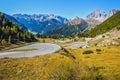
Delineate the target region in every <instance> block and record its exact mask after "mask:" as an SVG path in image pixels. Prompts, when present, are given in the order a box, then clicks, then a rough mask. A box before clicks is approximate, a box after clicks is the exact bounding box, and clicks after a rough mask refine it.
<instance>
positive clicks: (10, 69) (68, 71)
mask: <svg viewBox="0 0 120 80" xmlns="http://www.w3.org/2000/svg"><path fill="white" fill-rule="evenodd" d="M96 49H100V50H101V52H100V53H99V54H98V52H97V51H96ZM85 50H92V51H93V52H94V53H91V54H82V53H83V52H84V51H85ZM68 51H69V52H70V53H71V54H72V55H73V56H75V59H72V58H70V56H67V54H66V53H65V52H64V51H60V52H57V53H54V54H47V55H41V56H36V57H33V58H20V59H0V80H2V79H3V80H8V79H9V80H119V79H120V67H119V66H120V46H110V47H93V48H86V49H81V48H78V49H68Z"/></svg>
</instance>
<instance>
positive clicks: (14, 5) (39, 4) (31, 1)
mask: <svg viewBox="0 0 120 80" xmlns="http://www.w3.org/2000/svg"><path fill="white" fill-rule="evenodd" d="M95 9H100V10H105V11H107V12H108V11H109V10H110V9H120V0H0V11H1V12H4V13H7V14H15V13H26V14H55V15H60V16H64V17H67V18H69V19H70V18H74V17H76V16H79V17H82V18H85V17H86V16H87V15H88V14H89V13H90V12H92V11H93V10H95Z"/></svg>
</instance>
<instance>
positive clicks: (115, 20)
mask: <svg viewBox="0 0 120 80" xmlns="http://www.w3.org/2000/svg"><path fill="white" fill-rule="evenodd" d="M119 25H120V11H119V12H117V13H116V14H114V15H113V16H111V17H110V18H108V19H107V20H105V21H104V22H103V23H101V24H100V25H98V26H96V27H95V28H92V29H91V30H89V31H86V32H85V33H84V35H85V36H89V37H95V36H97V35H100V34H103V33H105V32H108V31H110V30H112V29H113V28H115V27H117V26H119Z"/></svg>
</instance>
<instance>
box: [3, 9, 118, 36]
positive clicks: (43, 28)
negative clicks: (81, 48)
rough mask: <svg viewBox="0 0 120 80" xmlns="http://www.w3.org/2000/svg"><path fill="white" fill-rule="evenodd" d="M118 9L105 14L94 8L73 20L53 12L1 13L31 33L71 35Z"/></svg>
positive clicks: (96, 22) (104, 18) (99, 21)
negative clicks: (84, 16) (83, 16)
mask: <svg viewBox="0 0 120 80" xmlns="http://www.w3.org/2000/svg"><path fill="white" fill-rule="evenodd" d="M118 11H119V10H117V9H112V10H110V11H109V13H108V14H107V13H106V12H105V11H100V10H98V9H96V10H95V11H93V12H91V13H90V14H88V16H87V17H86V19H82V18H79V17H76V18H75V19H73V20H68V19H67V18H65V17H61V16H56V15H53V14H50V15H48V14H33V15H28V14H14V15H11V16H10V15H8V14H5V13H3V14H4V16H5V17H6V18H7V19H9V20H10V21H12V22H15V23H17V24H18V26H19V27H22V28H24V29H28V30H29V31H30V32H32V33H40V34H62V35H71V34H76V33H78V32H84V31H86V30H88V29H91V28H93V27H95V26H97V25H99V24H100V23H102V22H104V21H105V20H106V19H108V18H109V17H111V16H112V15H114V14H115V13H117V12H118Z"/></svg>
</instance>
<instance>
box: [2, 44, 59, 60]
mask: <svg viewBox="0 0 120 80" xmlns="http://www.w3.org/2000/svg"><path fill="white" fill-rule="evenodd" d="M30 48H31V49H32V48H37V50H33V51H25V52H2V53H0V58H5V57H11V58H21V57H33V56H37V55H42V54H48V53H54V52H56V51H59V50H60V49H61V47H60V46H58V45H56V44H52V43H36V44H32V45H27V46H24V47H20V48H15V49H12V50H21V49H30Z"/></svg>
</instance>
